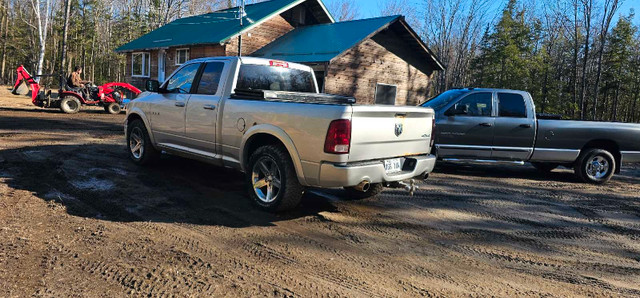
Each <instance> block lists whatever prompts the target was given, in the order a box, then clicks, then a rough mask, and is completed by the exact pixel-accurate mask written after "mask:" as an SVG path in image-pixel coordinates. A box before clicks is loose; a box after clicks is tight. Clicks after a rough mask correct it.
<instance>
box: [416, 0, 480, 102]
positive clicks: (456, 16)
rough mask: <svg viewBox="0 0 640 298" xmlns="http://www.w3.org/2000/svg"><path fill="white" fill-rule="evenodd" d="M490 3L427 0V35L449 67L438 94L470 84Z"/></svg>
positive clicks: (439, 79) (439, 82) (441, 74)
mask: <svg viewBox="0 0 640 298" xmlns="http://www.w3.org/2000/svg"><path fill="white" fill-rule="evenodd" d="M489 3H490V1H489V0H425V1H424V7H423V9H424V11H425V13H424V29H423V36H424V38H425V40H426V42H427V43H428V44H429V46H430V47H431V49H433V50H434V52H435V53H436V56H438V58H440V60H441V61H442V63H444V65H445V66H446V67H447V69H446V70H445V71H442V72H439V73H438V74H437V75H438V77H437V84H436V87H437V88H436V89H437V91H444V90H446V89H448V88H450V87H452V86H464V85H468V84H470V79H471V78H470V73H469V71H467V70H468V69H469V67H470V64H471V61H472V59H473V58H474V57H475V54H476V51H477V48H478V45H479V41H480V39H481V37H482V36H481V35H482V29H483V25H484V24H486V16H487V12H488V6H489Z"/></svg>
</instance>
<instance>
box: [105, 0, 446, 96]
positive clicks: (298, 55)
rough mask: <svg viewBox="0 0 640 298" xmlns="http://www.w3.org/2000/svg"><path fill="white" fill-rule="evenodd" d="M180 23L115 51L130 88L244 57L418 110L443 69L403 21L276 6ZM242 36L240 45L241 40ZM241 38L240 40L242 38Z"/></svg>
mask: <svg viewBox="0 0 640 298" xmlns="http://www.w3.org/2000/svg"><path fill="white" fill-rule="evenodd" d="M237 15H238V9H237V8H231V9H227V10H222V11H219V12H213V13H209V14H204V15H200V16H193V17H188V18H183V19H179V20H176V21H174V22H171V23H169V24H167V25H166V26H163V27H161V28H158V29H156V30H154V31H152V32H150V33H148V34H146V35H144V36H142V37H140V38H138V39H136V40H134V41H132V42H130V43H127V44H125V45H123V46H122V47H120V48H118V49H117V50H116V51H117V52H121V53H126V55H127V64H128V65H127V71H128V73H127V80H128V81H129V82H130V83H132V84H134V85H136V86H142V85H143V84H144V81H145V80H146V79H149V78H152V79H158V80H160V81H163V80H164V79H165V78H166V76H168V75H170V74H171V72H173V71H174V70H175V69H176V68H178V67H179V66H180V65H181V64H182V63H184V62H186V61H188V60H189V59H195V58H201V57H209V56H235V55H237V54H238V40H240V39H241V40H242V55H252V56H256V57H265V58H271V59H278V60H286V61H291V62H298V63H303V64H307V65H310V66H312V67H313V69H314V71H315V72H316V77H317V79H318V85H319V86H320V88H321V89H322V90H323V91H324V92H326V93H334V94H342V95H347V96H354V97H356V99H357V100H358V102H359V103H377V104H416V103H418V102H421V101H424V100H426V99H427V96H428V93H429V92H428V91H429V88H430V84H431V81H432V78H433V73H434V72H435V71H439V70H443V69H444V67H443V66H442V64H441V63H440V62H439V61H438V59H437V58H436V57H435V55H434V54H433V53H432V52H431V51H430V50H429V48H428V47H427V46H426V45H425V44H424V43H423V42H422V40H421V39H420V38H419V37H418V35H417V34H416V33H415V32H414V31H413V29H411V27H410V26H409V25H408V24H407V23H406V21H405V20H404V18H403V17H401V16H390V17H380V18H371V19H363V20H356V21H348V22H338V23H336V22H334V20H333V18H332V17H331V15H330V14H329V13H328V11H327V9H326V7H325V6H324V4H323V3H322V1H321V0H271V1H265V2H260V3H256V4H251V5H247V6H246V16H245V17H244V18H243V25H240V22H239V20H238V19H237ZM240 36H241V37H240ZM239 37H240V38H239Z"/></svg>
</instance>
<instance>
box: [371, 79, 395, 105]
mask: <svg viewBox="0 0 640 298" xmlns="http://www.w3.org/2000/svg"><path fill="white" fill-rule="evenodd" d="M379 86H386V87H395V89H396V94H395V96H394V97H393V105H396V104H398V85H394V84H384V83H376V91H375V92H376V93H375V94H374V97H373V103H374V104H377V102H376V101H377V100H378V87H379Z"/></svg>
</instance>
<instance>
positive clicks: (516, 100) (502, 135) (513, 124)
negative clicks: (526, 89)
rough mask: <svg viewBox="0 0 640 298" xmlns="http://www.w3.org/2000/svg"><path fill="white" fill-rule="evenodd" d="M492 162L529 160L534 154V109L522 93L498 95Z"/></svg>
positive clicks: (500, 93)
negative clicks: (495, 160) (496, 160)
mask: <svg viewBox="0 0 640 298" xmlns="http://www.w3.org/2000/svg"><path fill="white" fill-rule="evenodd" d="M497 97H498V117H497V118H496V122H495V130H494V137H493V153H492V155H491V158H492V159H498V160H522V161H526V160H528V159H529V157H530V156H531V154H532V153H533V144H534V142H535V134H536V127H535V125H536V119H535V108H534V107H533V104H532V101H527V100H525V97H524V96H523V95H522V94H520V93H515V92H513V93H512V92H498V96H497Z"/></svg>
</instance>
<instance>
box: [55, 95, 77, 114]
mask: <svg viewBox="0 0 640 298" xmlns="http://www.w3.org/2000/svg"><path fill="white" fill-rule="evenodd" d="M80 106H82V103H80V100H79V99H77V98H75V97H73V96H65V97H63V98H62V100H61V101H60V110H61V111H63V112H65V113H67V114H75V113H77V112H79V111H80Z"/></svg>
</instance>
